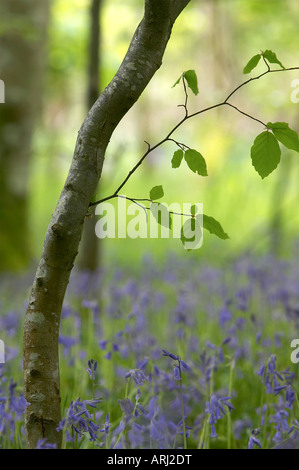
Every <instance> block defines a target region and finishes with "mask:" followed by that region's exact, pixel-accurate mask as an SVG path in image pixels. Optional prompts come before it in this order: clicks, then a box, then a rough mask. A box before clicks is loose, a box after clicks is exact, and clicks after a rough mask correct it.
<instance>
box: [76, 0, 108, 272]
mask: <svg viewBox="0 0 299 470" xmlns="http://www.w3.org/2000/svg"><path fill="white" fill-rule="evenodd" d="M102 3H103V2H102V0H91V8H90V43H89V67H88V90H87V107H88V110H89V109H90V108H91V107H92V106H93V104H94V103H95V102H96V100H97V99H98V96H99V94H100V73H99V71H100V67H101V47H100V44H101V9H102ZM97 193H98V190H97ZM92 215H93V217H91V218H86V220H85V223H84V227H83V234H82V241H81V249H80V257H79V258H80V260H79V267H80V269H83V270H89V271H95V270H96V269H97V268H98V267H99V266H100V243H101V242H100V240H99V239H98V238H97V237H96V234H95V225H96V219H95V217H94V210H93V211H92Z"/></svg>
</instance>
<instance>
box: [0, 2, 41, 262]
mask: <svg viewBox="0 0 299 470" xmlns="http://www.w3.org/2000/svg"><path fill="white" fill-rule="evenodd" d="M48 18H49V2H48V0H43V1H40V2H38V1H36V0H27V1H26V2H24V0H2V1H1V5H0V48H1V53H0V78H1V79H2V80H3V81H4V83H5V103H4V104H0V201H1V203H0V219H1V235H0V260H1V269H7V270H12V269H19V268H24V267H26V266H28V263H29V261H30V260H31V248H32V247H31V246H30V240H31V237H30V236H29V232H30V227H29V224H28V174H29V162H30V156H31V142H32V135H33V132H34V128H35V126H36V124H37V120H38V116H39V114H40V109H41V94H42V93H41V89H42V82H43V75H44V74H43V72H44V69H45V56H46V53H45V45H46V31H47V24H48Z"/></svg>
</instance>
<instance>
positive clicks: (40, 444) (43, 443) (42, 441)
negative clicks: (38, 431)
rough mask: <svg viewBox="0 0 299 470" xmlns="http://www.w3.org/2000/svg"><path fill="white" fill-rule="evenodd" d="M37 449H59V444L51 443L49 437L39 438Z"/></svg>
mask: <svg viewBox="0 0 299 470" xmlns="http://www.w3.org/2000/svg"><path fill="white" fill-rule="evenodd" d="M35 448H36V449H57V444H51V443H50V442H48V440H47V439H39V440H38V441H37V444H36V447H35Z"/></svg>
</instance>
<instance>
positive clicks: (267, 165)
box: [251, 131, 281, 178]
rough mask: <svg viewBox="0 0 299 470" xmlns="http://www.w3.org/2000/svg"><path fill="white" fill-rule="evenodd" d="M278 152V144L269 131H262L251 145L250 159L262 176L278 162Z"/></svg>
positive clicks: (268, 172)
mask: <svg viewBox="0 0 299 470" xmlns="http://www.w3.org/2000/svg"><path fill="white" fill-rule="evenodd" d="M280 154H281V151H280V147H279V144H278V142H277V140H276V138H275V137H274V135H273V134H271V132H268V131H264V132H262V133H261V134H259V135H258V136H257V137H256V139H255V141H254V144H253V146H252V147H251V160H252V164H253V166H254V168H255V169H256V171H257V172H258V174H259V175H260V176H261V177H262V178H265V177H266V176H268V175H269V174H270V173H272V171H273V170H275V168H276V167H277V166H278V164H279V162H280Z"/></svg>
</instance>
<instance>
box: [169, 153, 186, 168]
mask: <svg viewBox="0 0 299 470" xmlns="http://www.w3.org/2000/svg"><path fill="white" fill-rule="evenodd" d="M183 156H184V153H183V150H176V151H175V152H174V154H173V157H172V160H171V163H172V168H178V167H179V166H180V164H181V162H182V159H183Z"/></svg>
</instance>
